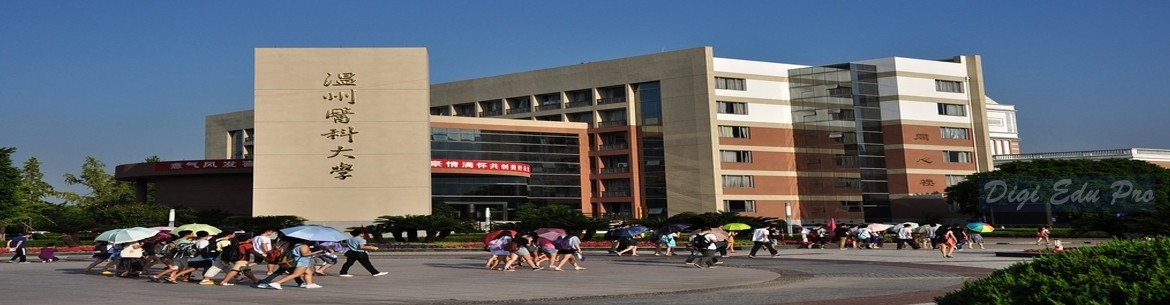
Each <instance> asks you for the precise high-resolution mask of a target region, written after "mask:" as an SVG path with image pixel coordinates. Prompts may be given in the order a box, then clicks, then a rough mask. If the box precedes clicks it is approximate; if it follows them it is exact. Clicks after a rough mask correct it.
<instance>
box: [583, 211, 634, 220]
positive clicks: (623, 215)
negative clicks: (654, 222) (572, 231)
mask: <svg viewBox="0 0 1170 305" xmlns="http://www.w3.org/2000/svg"><path fill="white" fill-rule="evenodd" d="M592 216H593V218H595V219H610V220H630V219H634V215H631V214H630V212H616V213H597V214H593V215H592Z"/></svg>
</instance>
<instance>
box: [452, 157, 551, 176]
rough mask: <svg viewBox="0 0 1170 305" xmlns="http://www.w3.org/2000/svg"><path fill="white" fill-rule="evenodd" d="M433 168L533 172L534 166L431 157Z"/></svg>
mask: <svg viewBox="0 0 1170 305" xmlns="http://www.w3.org/2000/svg"><path fill="white" fill-rule="evenodd" d="M431 168H452V169H469V170H487V171H509V172H519V173H531V172H532V168H531V167H529V166H528V164H523V163H515V162H503V161H486V160H452V159H431Z"/></svg>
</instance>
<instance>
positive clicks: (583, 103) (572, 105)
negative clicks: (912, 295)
mask: <svg viewBox="0 0 1170 305" xmlns="http://www.w3.org/2000/svg"><path fill="white" fill-rule="evenodd" d="M589 106H593V101H581V102H571V103H568V104H565V108H577V107H589Z"/></svg>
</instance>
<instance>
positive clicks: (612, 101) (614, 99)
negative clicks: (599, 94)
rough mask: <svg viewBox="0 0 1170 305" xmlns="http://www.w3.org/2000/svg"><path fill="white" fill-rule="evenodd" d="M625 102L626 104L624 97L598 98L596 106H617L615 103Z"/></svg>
mask: <svg viewBox="0 0 1170 305" xmlns="http://www.w3.org/2000/svg"><path fill="white" fill-rule="evenodd" d="M625 102H626V97H624V96H618V97H607V98H599V99H597V104H598V105H605V104H617V103H625Z"/></svg>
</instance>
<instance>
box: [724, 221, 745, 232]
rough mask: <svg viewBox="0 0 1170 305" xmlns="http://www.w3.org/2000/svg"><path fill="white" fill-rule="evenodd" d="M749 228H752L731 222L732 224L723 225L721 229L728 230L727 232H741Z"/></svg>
mask: <svg viewBox="0 0 1170 305" xmlns="http://www.w3.org/2000/svg"><path fill="white" fill-rule="evenodd" d="M751 228H752V226H749V225H747V224H745V223H738V222H733V223H729V224H725V225H723V229H724V230H728V231H743V230H747V229H751Z"/></svg>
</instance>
